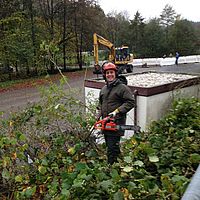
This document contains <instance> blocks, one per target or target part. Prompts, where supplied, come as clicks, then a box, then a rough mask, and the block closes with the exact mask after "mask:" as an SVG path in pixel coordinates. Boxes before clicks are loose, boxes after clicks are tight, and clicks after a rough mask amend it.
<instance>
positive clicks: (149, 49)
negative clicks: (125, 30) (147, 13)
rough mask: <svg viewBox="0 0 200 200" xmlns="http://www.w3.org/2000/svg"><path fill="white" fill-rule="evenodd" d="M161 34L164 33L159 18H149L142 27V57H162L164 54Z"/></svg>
mask: <svg viewBox="0 0 200 200" xmlns="http://www.w3.org/2000/svg"><path fill="white" fill-rule="evenodd" d="M163 36H164V33H163V29H162V28H161V27H160V25H159V19H156V18H155V19H151V20H150V21H149V23H148V24H146V26H145V28H144V38H143V42H144V47H143V51H142V57H162V56H163V55H164V54H165V52H164V51H163V49H164V46H163V45H164V44H163V39H164V38H163Z"/></svg>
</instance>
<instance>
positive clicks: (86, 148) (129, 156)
mask: <svg viewBox="0 0 200 200" xmlns="http://www.w3.org/2000/svg"><path fill="white" fill-rule="evenodd" d="M74 92H75V91H73V90H69V91H68V93H66V92H64V89H63V85H62V84H61V85H60V86H57V85H52V87H50V89H49V90H46V89H44V90H43V95H44V98H43V100H42V101H41V102H40V103H38V104H35V105H32V106H31V107H29V108H27V109H25V110H24V111H23V112H22V113H16V114H14V115H13V116H12V118H11V119H8V120H2V122H1V126H0V131H1V132H0V160H1V161H0V172H1V176H0V186H1V187H0V188H1V196H0V197H1V198H4V199H5V198H8V199H20V200H21V199H71V200H72V199H73V200H74V199H75V200H76V199H77V200H78V199H84V200H87V199H88V200H91V199H99V200H100V199H137V200H139V199H148V200H151V199H152V200H155V199H158V200H161V199H180V197H181V196H182V195H183V192H184V191H185V189H186V187H187V184H188V183H189V181H190V178H191V176H192V175H193V173H194V171H195V170H196V167H197V165H198V163H199V161H200V152H199V151H200V150H199V146H200V136H199V133H200V131H199V130H200V123H199V122H200V121H199V120H200V118H199V113H200V102H199V100H198V99H194V98H191V99H178V100H176V101H175V102H174V103H173V108H172V110H171V111H170V112H169V113H168V114H167V115H166V116H165V117H164V118H163V119H161V120H159V121H157V122H153V123H152V125H151V126H150V128H149V131H148V132H142V133H140V134H137V135H134V136H133V137H132V138H130V139H128V140H125V141H124V142H123V143H122V147H121V149H122V157H121V158H120V159H119V162H118V163H116V164H114V165H113V166H109V165H107V162H106V157H105V146H104V144H96V142H95V140H94V138H93V135H90V134H89V132H90V131H89V129H90V127H91V125H92V124H93V123H94V121H95V118H94V114H93V113H94V110H93V109H94V108H92V109H91V108H87V110H88V112H87V114H86V112H85V109H86V107H85V105H84V103H82V102H81V101H80V100H77V99H75V98H73V96H74ZM75 93H76V94H77V91H76V92H75Z"/></svg>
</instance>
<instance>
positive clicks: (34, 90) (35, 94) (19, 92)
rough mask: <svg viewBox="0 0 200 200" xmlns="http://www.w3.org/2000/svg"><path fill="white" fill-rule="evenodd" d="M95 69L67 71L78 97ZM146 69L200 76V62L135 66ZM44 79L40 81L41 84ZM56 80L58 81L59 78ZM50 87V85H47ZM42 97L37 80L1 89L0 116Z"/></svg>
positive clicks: (135, 68) (135, 70)
mask: <svg viewBox="0 0 200 200" xmlns="http://www.w3.org/2000/svg"><path fill="white" fill-rule="evenodd" d="M92 71H93V69H92V68H89V69H87V70H82V71H77V72H67V73H66V74H65V76H66V77H67V81H68V84H69V85H70V87H71V88H77V89H79V91H80V92H78V94H77V97H78V98H81V99H84V80H85V79H90V78H96V77H97V76H96V75H94V74H93V73H92ZM146 71H157V72H174V73H188V74H198V75H199V76H200V63H194V64H184V65H178V66H176V65H171V66H162V67H159V66H155V67H146V68H142V67H134V72H135V73H140V72H146ZM41 82H42V81H38V83H40V84H39V85H41ZM54 82H58V79H57V80H55V79H54ZM68 84H66V87H65V88H66V90H67V89H69V85H68ZM45 87H48V85H45ZM40 99H41V93H40V91H39V89H38V84H37V82H36V83H35V84H28V85H27V84H24V85H23V84H21V85H20V86H19V87H17V86H15V87H12V88H10V89H9V90H1V91H0V112H1V111H3V112H4V114H3V115H2V116H0V117H3V118H5V117H8V116H9V113H11V112H15V111H18V110H22V109H23V108H25V107H26V106H27V105H28V104H31V103H34V102H38V101H39V100H40Z"/></svg>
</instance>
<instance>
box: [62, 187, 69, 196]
mask: <svg viewBox="0 0 200 200" xmlns="http://www.w3.org/2000/svg"><path fill="white" fill-rule="evenodd" d="M61 194H62V195H64V196H66V197H67V198H68V197H69V196H70V192H69V190H67V189H62V190H61Z"/></svg>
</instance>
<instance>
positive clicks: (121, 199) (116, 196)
mask: <svg viewBox="0 0 200 200" xmlns="http://www.w3.org/2000/svg"><path fill="white" fill-rule="evenodd" d="M113 197H114V200H124V194H123V193H122V192H121V191H118V192H116V193H115V194H114V196H113Z"/></svg>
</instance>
